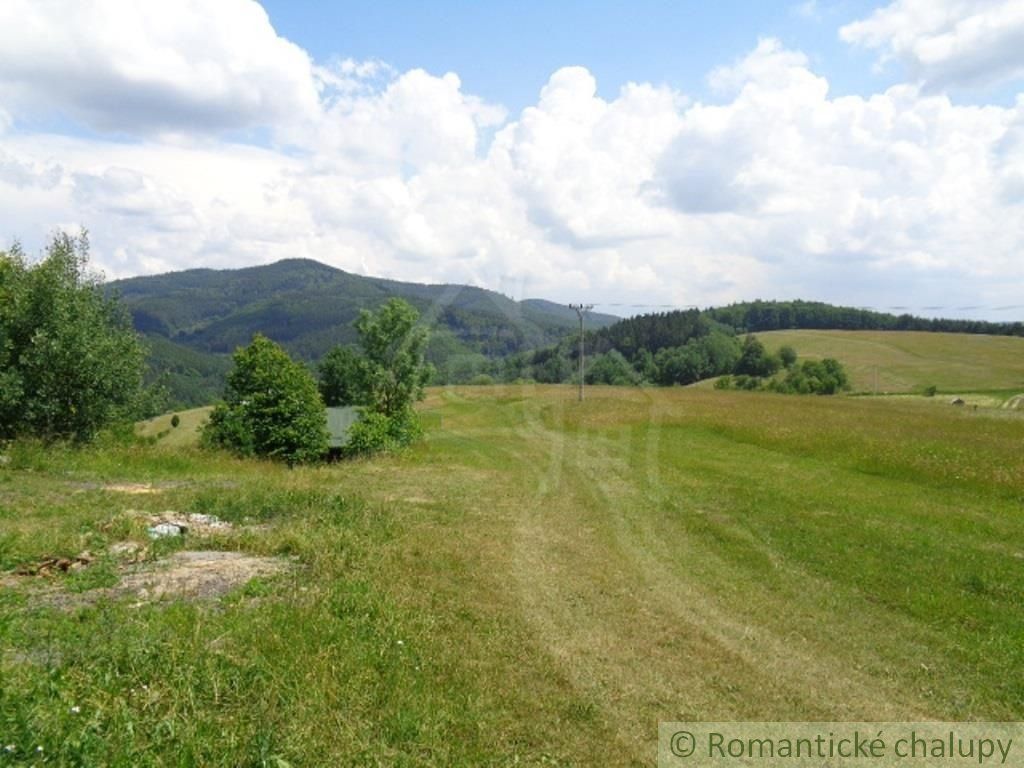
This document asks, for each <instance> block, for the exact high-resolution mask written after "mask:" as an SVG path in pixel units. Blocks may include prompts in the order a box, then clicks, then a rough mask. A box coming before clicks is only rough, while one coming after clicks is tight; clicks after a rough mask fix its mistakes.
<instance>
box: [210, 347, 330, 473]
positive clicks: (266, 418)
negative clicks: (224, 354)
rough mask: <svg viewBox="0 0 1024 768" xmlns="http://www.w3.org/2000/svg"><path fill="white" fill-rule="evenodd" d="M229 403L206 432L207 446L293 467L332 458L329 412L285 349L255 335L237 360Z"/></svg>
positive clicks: (222, 406)
mask: <svg viewBox="0 0 1024 768" xmlns="http://www.w3.org/2000/svg"><path fill="white" fill-rule="evenodd" d="M234 361H235V367H234V369H233V370H232V371H231V373H229V374H228V381H227V387H226V389H225V392H224V402H223V403H221V404H219V405H218V406H217V407H216V408H214V409H213V413H211V414H210V421H209V423H208V424H207V426H206V428H205V430H204V439H205V441H206V442H207V443H209V444H213V445H220V446H223V447H225V448H228V449H230V450H232V451H234V452H236V453H239V454H241V455H243V456H267V457H270V458H277V459H284V460H285V461H287V462H288V463H289V464H294V463H297V462H306V461H314V460H316V459H318V458H320V457H321V456H322V455H323V454H325V453H326V452H327V439H328V435H327V412H326V410H325V409H324V404H323V400H321V399H320V393H319V392H318V391H317V386H316V382H315V381H314V380H313V377H312V376H311V375H310V374H309V371H307V370H306V369H305V368H304V367H303V366H302V365H300V364H298V363H296V362H295V361H293V360H292V359H291V358H290V357H288V353H287V352H285V351H284V350H283V349H282V348H281V347H280V346H278V345H277V344H275V343H274V342H273V341H271V340H270V339H268V338H266V337H265V336H262V335H260V334H256V336H255V337H253V340H252V343H251V344H250V345H249V346H248V347H245V348H240V349H238V350H237V351H236V352H235V355H234Z"/></svg>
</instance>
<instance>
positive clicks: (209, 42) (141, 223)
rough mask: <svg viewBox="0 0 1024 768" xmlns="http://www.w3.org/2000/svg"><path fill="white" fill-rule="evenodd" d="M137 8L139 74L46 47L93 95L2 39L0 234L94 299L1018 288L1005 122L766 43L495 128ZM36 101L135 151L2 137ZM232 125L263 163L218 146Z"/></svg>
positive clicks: (195, 23) (631, 297) (431, 78)
mask: <svg viewBox="0 0 1024 768" xmlns="http://www.w3.org/2000/svg"><path fill="white" fill-rule="evenodd" d="M18 2H20V0H17V2H16V3H14V4H17V3H18ZM94 6H95V8H94V13H99V12H100V11H109V14H108V15H111V14H112V16H111V17H112V18H113V17H114V16H117V14H116V13H113V11H111V10H110V9H112V8H114V6H112V5H108V4H104V3H96V4H94ZM5 7H7V6H5ZM162 7H163V8H165V11H164V16H163V17H161V18H162V19H163V21H164V23H163V24H162V25H160V29H159V30H157V31H148V32H146V34H145V35H142V37H141V38H140V39H145V40H148V41H150V42H151V43H152V42H154V41H155V48H154V50H155V51H156V53H153V52H148V49H147V46H146V45H143V44H142V43H137V42H125V41H112V42H111V45H113V46H114V47H113V48H111V49H110V50H107V47H106V46H107V42H108V38H109V35H110V34H111V33H108V32H107V31H104V30H103V29H101V27H102V26H103V25H100V24H99V23H98V22H95V21H94V23H92V24H91V25H90V24H84V25H83V26H81V27H79V28H77V30H72V29H71V27H68V28H66V29H62V31H59V34H58V35H57V37H58V38H61V39H64V38H66V41H67V42H68V50H69V51H72V52H76V53H74V54H72V53H68V54H67V55H64V56H63V57H60V56H58V57H57V60H56V61H57V63H58V64H59V65H60V67H63V68H64V69H62V70H60V71H62V72H64V71H68V69H69V68H72V67H71V65H70V64H68V62H69V61H73V60H79V61H80V62H81V66H80V67H79V70H80V71H79V73H78V75H76V76H77V77H78V78H79V81H80V82H87V83H89V84H91V86H90V87H91V88H93V90H89V88H86V89H84V90H82V91H81V92H75V93H70V90H69V89H70V86H69V85H68V84H66V83H61V82H56V80H57V79H59V78H58V76H57V74H54V73H50V74H47V75H46V76H43V75H41V74H40V73H44V74H45V73H47V72H50V70H49V69H47V67H48V66H50V65H48V64H47V63H46V62H44V61H41V59H42V58H44V54H48V53H49V52H51V51H52V49H53V47H54V43H52V42H51V41H49V40H44V39H41V38H43V37H46V35H48V34H50V33H51V31H52V30H50V29H49V27H47V25H45V24H43V25H42V26H41V27H39V26H38V25H37V26H33V25H32V24H28V25H23V26H22V29H21V36H22V37H23V38H24V39H22V40H20V41H16V42H17V45H19V46H20V48H19V49H18V50H20V51H21V53H22V54H23V60H21V61H20V63H19V64H18V68H16V69H11V68H8V67H7V65H6V63H3V64H2V65H0V73H2V74H0V89H3V90H0V94H3V95H4V99H5V100H4V101H3V102H2V103H3V104H4V109H5V110H7V111H8V112H10V114H11V117H12V120H11V121H10V123H9V125H8V126H7V128H6V129H5V130H3V132H0V237H3V238H6V239H9V238H11V237H14V236H20V237H22V238H24V239H25V240H26V243H27V244H29V245H31V244H32V243H33V242H35V243H37V244H38V243H40V242H42V239H43V237H44V236H45V233H46V231H47V230H49V229H50V228H52V227H55V226H74V225H77V224H84V225H87V226H88V227H89V229H90V231H91V234H92V242H93V246H94V253H95V256H96V259H97V261H98V263H99V266H101V267H103V268H105V269H106V271H107V272H108V274H109V275H111V276H124V275H129V274H138V273H146V272H160V271H168V270H172V269H185V268H189V267H196V266H208V267H229V266H245V265H251V264H256V263H267V262H271V261H275V260H278V259H281V258H286V257H306V258H315V259H318V260H321V261H324V262H327V263H330V264H333V265H335V266H338V267H341V268H344V269H348V270H352V271H356V272H361V273H364V274H372V275H381V276H385V277H392V278H398V279H406V280H425V281H435V282H452V283H472V284H478V285H485V286H489V287H492V288H498V289H501V290H503V291H505V292H506V293H509V294H512V295H514V296H516V297H520V298H522V297H527V296H544V297H548V298H553V299H558V300H564V301H569V300H573V301H580V300H588V301H603V302H616V303H624V304H632V303H639V304H663V303H672V304H700V305H707V304H717V303H722V302H727V301H731V300H738V299H749V298H755V297H764V298H786V297H797V296H800V297H803V298H820V299H825V300H832V301H840V302H848V303H855V304H875V305H886V304H915V305H926V304H942V305H947V306H948V305H951V304H1011V303H1017V301H1018V300H1017V298H1016V297H1017V296H1018V295H1019V293H1020V291H1021V289H1022V288H1024V285H1022V280H1021V278H1020V277H1019V268H1018V264H1019V255H1018V254H1019V244H1020V243H1021V242H1022V239H1024V100H1022V101H1020V102H1018V103H1017V104H1015V105H1013V106H1008V107H1007V106H987V107H978V106H963V105H958V104H956V103H954V102H953V101H951V100H950V99H949V98H948V97H947V96H945V95H943V94H942V93H941V92H936V91H934V90H930V89H928V88H927V87H924V86H923V85H922V84H921V83H917V82H913V83H909V84H902V85H897V86H894V87H892V88H889V89H888V90H886V91H884V92H882V93H876V94H872V95H870V96H867V97H861V96H842V97H836V96H833V95H832V94H831V93H830V91H829V83H828V81H827V80H826V79H825V78H824V77H822V76H821V75H820V74H818V73H817V72H815V71H814V68H813V67H812V65H811V64H810V62H809V60H808V58H807V57H806V56H804V55H803V54H802V53H801V52H799V51H794V50H789V49H787V48H785V47H784V46H783V45H782V44H781V43H779V42H778V41H777V40H773V39H765V40H762V41H760V42H759V43H758V44H757V46H756V47H755V48H754V49H753V50H752V51H751V52H750V53H749V54H748V55H746V56H744V57H742V58H740V59H739V60H738V61H735V62H733V63H731V64H727V65H725V66H723V67H720V68H718V69H716V70H714V71H713V72H712V73H711V74H710V76H709V79H710V82H711V85H712V92H713V94H714V98H713V99H712V100H709V101H693V100H692V99H690V98H688V97H687V96H686V95H685V94H682V93H680V92H678V91H676V90H674V89H672V88H670V87H667V86H655V85H652V84H649V83H642V82H641V83H628V84H626V85H624V86H622V87H621V88H620V89H619V90H618V92H617V93H615V94H614V95H613V96H605V97H602V96H600V95H599V92H598V89H597V83H596V82H595V78H594V76H593V74H592V73H591V72H590V71H589V70H588V69H586V68H585V67H579V66H572V67H565V68H562V69H559V70H557V71H555V72H553V73H552V75H551V77H550V78H549V80H548V82H547V84H546V85H545V86H544V87H543V88H542V89H541V91H540V92H539V93H538V95H537V99H536V101H535V103H533V104H532V105H530V106H528V107H527V108H525V109H523V110H522V111H521V112H519V113H518V114H512V115H509V114H507V113H506V111H505V110H504V109H502V108H501V107H500V106H497V105H494V104H491V103H489V102H488V101H487V100H485V99H482V98H480V97H479V96H477V95H475V94H472V93H468V92H467V91H466V90H465V88H464V87H463V84H462V81H461V80H460V78H459V77H458V75H457V74H456V73H443V74H437V73H430V72H426V71H424V70H421V69H413V70H410V71H406V72H398V71H395V70H393V69H391V68H390V67H389V66H387V65H386V64H384V63H381V62H375V61H368V62H358V61H352V60H344V59H339V60H336V61H333V62H328V63H325V64H317V63H313V62H311V60H310V57H309V56H308V55H307V54H306V53H305V52H303V51H302V50H301V49H298V48H297V47H295V46H293V45H292V44H291V43H289V42H287V41H284V40H282V39H281V38H280V37H279V36H278V35H277V34H276V32H275V31H274V30H273V28H272V27H271V26H270V24H269V21H268V20H267V18H266V15H265V14H264V13H263V12H262V10H261V9H260V8H259V7H258V6H254V5H253V4H250V3H243V2H240V1H239V0H223V2H221V3H216V4H195V5H192V4H189V3H185V2H182V3H171V4H165V5H164V6H162ZM40 8H41V9H42V10H39V9H40ZM55 8H56V6H55V5H52V4H48V3H46V2H42V3H33V4H26V5H25V7H24V8H23V9H22V10H23V11H24V13H25V15H26V18H28V19H29V20H31V19H37V18H43V17H47V14H49V15H50V16H53V15H54V14H56V13H57V12H58V11H57V10H54V9H55ZM76 8H77V6H76V5H75V4H72V5H70V6H68V9H67V11H66V14H67V16H68V18H77V17H76V16H75V14H76V13H78V11H77V10H76ZM117 8H118V9H120V6H117ZM211 8H212V9H213V10H211ZM883 10H884V9H883ZM232 14H234V15H232ZM125 15H126V18H127V19H128V21H122V22H118V23H122V24H128V25H129V28H131V29H132V30H134V31H136V32H139V31H140V29H141V27H142V26H145V25H147V24H150V21H149V20H148V18H146V19H143V17H144V16H145V14H142V13H141V12H140V13H139V14H135V15H133V12H132V11H131V10H130V8H129V9H128V10H126V11H125ZM236 17H237V18H236ZM47 18H49V17H47ZM872 18H875V17H872ZM218 19H221V21H218ZM224 19H229V21H224ZM231 20H241V21H242V22H244V23H240V24H237V25H235V24H234V23H233V21H231ZM868 21H870V19H869V20H868ZM40 23H41V22H40ZM111 23H113V22H111ZM865 23H867V21H866V22H865ZM132 25H134V26H132ZM140 25H141V26H140ZM37 27H38V28H37ZM937 28H938V27H936V29H937ZM143 31H145V30H143ZM5 34H6V35H7V36H8V37H11V35H10V33H9V32H7V31H0V42H3V36H4V35H5ZM140 34H141V32H140ZM858 34H859V33H858ZM146 35H148V37H147V36H146ZM62 36H63V38H62ZM864 39H865V40H866V38H864ZM197 40H198V41H199V42H197ZM117 46H120V47H117ZM161 46H163V48H164V49H166V50H165V51H164V53H163V54H161V53H160V52H159V51H160V49H161ZM2 48H3V46H0V49H2ZM254 51H255V52H259V51H264V54H263V55H262V56H257V55H256V53H253V52H254ZM77 52H84V53H81V54H79V53H77ZM171 52H177V53H173V54H172V53H171ZM183 52H190V53H189V54H188V55H185V54H184V53H183ZM203 52H205V53H203ZM200 53H203V55H200ZM4 56H7V57H10V56H12V54H11V53H10V52H9V51H7V50H3V51H2V52H0V58H2V57H4ZM149 56H153V57H155V58H154V59H149V58H147V57H149ZM161 56H165V57H166V58H167V60H168V61H170V62H172V63H173V62H175V61H177V59H183V62H178V64H180V66H177V65H175V66H169V67H167V68H164V67H160V66H157V65H155V64H153V61H155V60H157V59H160V57H161ZM176 57H177V58H176ZM257 59H260V61H257ZM204 62H205V63H204ZM53 66H54V67H57V64H54V65H53ZM60 67H57V69H60ZM275 67H276V71H275V72H273V73H268V72H267V71H266V69H267V68H271V69H273V68H275ZM54 71H55V72H56V70H54ZM26 73H29V74H26ZM111 73H115V74H111ZM189 84H191V86H190V85H189ZM236 86H237V87H238V88H239V89H240V90H239V94H241V95H239V94H235V93H234V90H235V88H236ZM96 89H99V90H102V91H104V93H106V95H107V96H108V97H109V98H98V97H97V96H96V93H97V90H96ZM104 89H105V90H104ZM29 93H30V95H31V98H29ZM168 93H171V94H177V95H176V96H175V97H174V98H164V96H165V95H166V94H168ZM12 94H13V96H16V98H14V97H13V96H12ZM245 94H249V96H246V95H245ZM121 103H125V104H128V105H129V106H128V107H126V108H125V110H123V111H122V110H121V108H120V107H119V106H118V105H119V104H121ZM140 105H152V110H151V111H150V110H148V109H141V108H140ZM58 106H60V107H61V108H63V109H67V110H68V112H67V114H70V115H71V116H72V117H75V118H77V119H78V120H80V121H82V122H83V123H85V124H86V125H88V126H89V127H91V128H93V129H105V128H107V127H112V126H115V125H120V126H121V128H120V129H119V130H120V131H122V132H124V131H127V132H130V133H132V134H133V136H132V139H133V140H132V141H130V142H124V141H122V140H121V138H122V137H108V136H101V137H100V138H95V137H94V136H93V135H92V134H83V133H82V132H80V131H78V132H75V131H72V132H68V133H67V134H66V135H59V134H57V133H37V132H32V131H30V130H27V129H25V128H23V127H21V126H23V125H25V122H24V121H26V120H29V119H30V118H32V117H34V116H36V115H38V114H39V110H40V109H43V108H44V107H45V108H54V109H55V108H57V107H58ZM0 122H2V121H0ZM252 126H262V127H264V128H265V129H266V130H268V131H269V132H270V134H271V136H272V137H274V141H272V142H267V143H268V144H269V146H253V145H251V144H243V143H240V140H239V138H238V135H237V134H234V133H231V132H227V133H225V129H227V128H230V129H231V131H235V130H238V129H242V128H245V127H252ZM0 127H2V126H0ZM623 311H628V310H623Z"/></svg>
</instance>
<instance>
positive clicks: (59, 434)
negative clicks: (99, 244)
mask: <svg viewBox="0 0 1024 768" xmlns="http://www.w3.org/2000/svg"><path fill="white" fill-rule="evenodd" d="M88 262H89V239H88V236H87V234H86V233H85V232H84V231H83V232H81V233H80V234H79V235H69V234H65V233H58V234H55V235H54V236H53V238H52V239H51V241H50V243H49V244H48V246H47V248H46V252H45V255H44V257H43V258H42V260H40V261H38V262H36V263H30V262H29V261H28V260H27V259H26V258H25V255H24V252H23V251H22V249H21V248H20V246H17V245H15V246H14V247H13V248H11V249H10V250H9V251H7V252H0V437H14V436H17V435H22V434H31V435H36V436H39V437H43V438H47V439H50V438H64V439H72V440H76V441H86V440H89V439H91V438H92V437H93V436H95V434H96V433H97V432H98V431H99V430H100V429H102V428H103V427H105V426H107V425H108V424H110V423H111V422H112V421H115V420H117V419H118V418H127V417H130V416H132V415H134V411H135V408H136V407H137V406H138V405H139V403H140V394H141V386H142V372H143V365H144V351H143V348H142V346H141V344H140V342H139V338H138V336H137V334H136V333H135V331H134V329H133V328H132V324H131V319H130V317H129V316H128V313H127V311H126V310H125V309H124V307H123V306H122V305H121V304H120V302H118V301H117V300H116V299H114V298H111V297H109V296H107V295H106V294H105V293H104V290H103V286H102V279H101V276H100V275H99V274H98V273H96V272H93V271H91V270H90V269H89V266H88Z"/></svg>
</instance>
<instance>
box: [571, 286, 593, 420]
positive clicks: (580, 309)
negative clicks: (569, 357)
mask: <svg viewBox="0 0 1024 768" xmlns="http://www.w3.org/2000/svg"><path fill="white" fill-rule="evenodd" d="M569 308H570V309H575V310H576V314H577V315H578V316H579V318H580V402H581V403H582V402H583V372H584V365H583V314H584V313H585V312H589V311H590V310H592V309H593V308H594V305H593V304H570V305H569Z"/></svg>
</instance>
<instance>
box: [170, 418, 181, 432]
mask: <svg viewBox="0 0 1024 768" xmlns="http://www.w3.org/2000/svg"><path fill="white" fill-rule="evenodd" d="M179 424H181V418H180V417H179V416H178V414H174V415H173V416H171V427H172V428H173V429H177V428H178V425H179Z"/></svg>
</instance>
